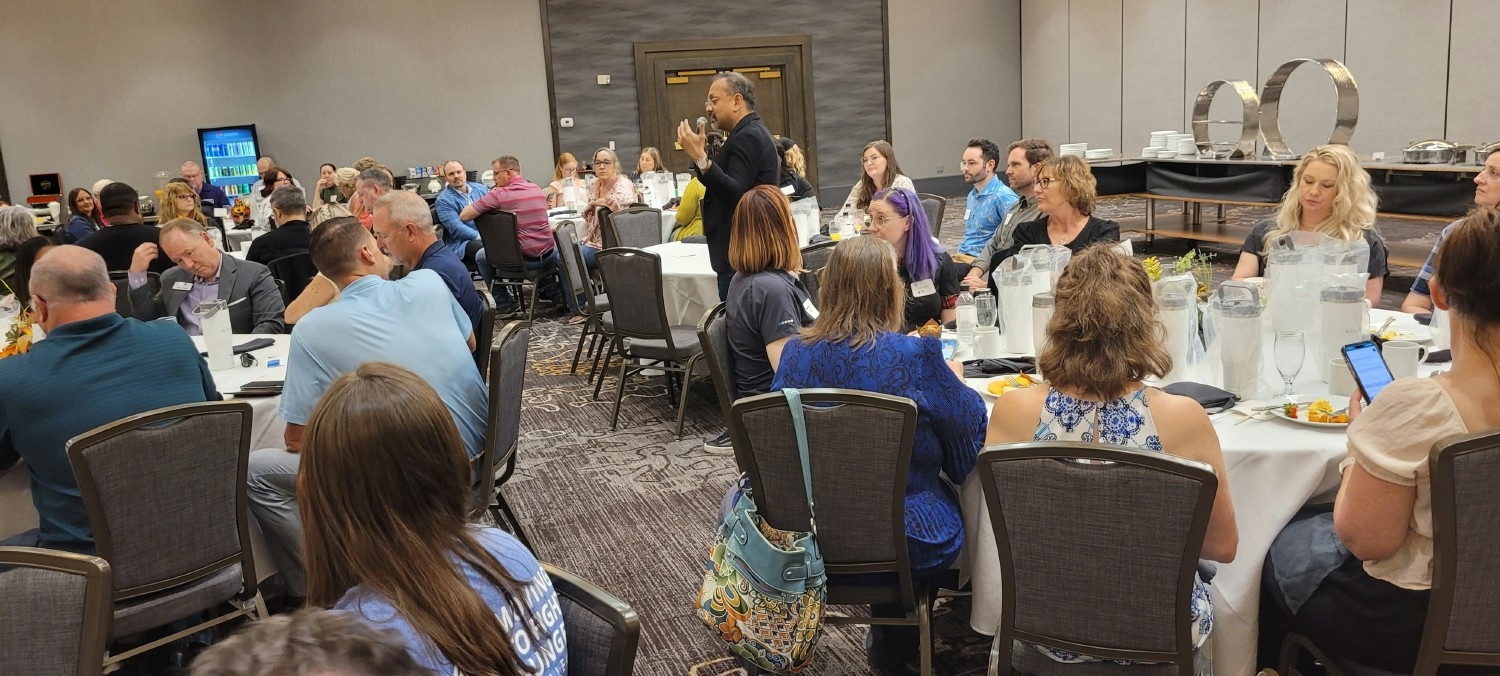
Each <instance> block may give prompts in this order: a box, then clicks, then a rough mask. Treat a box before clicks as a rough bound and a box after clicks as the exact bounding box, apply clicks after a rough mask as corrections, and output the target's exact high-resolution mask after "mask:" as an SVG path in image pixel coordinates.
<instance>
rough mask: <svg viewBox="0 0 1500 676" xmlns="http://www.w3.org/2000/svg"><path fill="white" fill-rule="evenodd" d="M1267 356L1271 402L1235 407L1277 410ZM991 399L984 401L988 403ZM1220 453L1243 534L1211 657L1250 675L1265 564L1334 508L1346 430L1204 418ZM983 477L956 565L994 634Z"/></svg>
mask: <svg viewBox="0 0 1500 676" xmlns="http://www.w3.org/2000/svg"><path fill="white" fill-rule="evenodd" d="M1371 315H1372V319H1373V322H1374V323H1376V324H1379V323H1380V322H1382V321H1384V319H1385V318H1386V317H1388V316H1391V315H1396V316H1397V317H1398V320H1397V321H1398V323H1399V322H1400V321H1401V320H1400V319H1399V318H1402V317H1404V318H1405V319H1407V320H1410V319H1411V315H1405V314H1402V313H1394V312H1387V311H1381V310H1376V311H1373V312H1372V313H1371ZM1270 362H1271V349H1270V346H1269V345H1267V346H1266V349H1265V365H1266V367H1267V376H1266V383H1267V386H1266V389H1264V390H1263V392H1265V393H1267V397H1266V398H1265V399H1261V400H1255V401H1245V402H1241V403H1240V404H1239V405H1238V406H1236V409H1248V408H1252V407H1255V406H1259V405H1269V404H1271V403H1275V399H1276V397H1274V396H1272V395H1273V394H1274V393H1279V391H1280V389H1279V387H1280V380H1279V378H1276V376H1275V369H1274V366H1273V365H1271V363H1270ZM1309 363H1310V360H1305V361H1304V368H1303V370H1302V372H1301V373H1300V374H1299V375H1298V377H1297V380H1296V383H1295V388H1294V389H1295V391H1296V392H1297V394H1299V395H1321V394H1326V393H1327V392H1328V385H1327V383H1324V382H1323V381H1322V380H1321V379H1320V378H1321V376H1320V374H1319V373H1318V372H1317V371H1316V370H1315V369H1309V368H1307V364H1309ZM1446 367H1447V365H1446V364H1442V365H1427V364H1424V365H1422V366H1421V368H1420V374H1421V375H1422V376H1424V377H1425V376H1428V375H1431V374H1432V373H1434V372H1436V371H1438V370H1440V369H1445V368H1446ZM985 382H986V380H985V379H981V378H972V379H969V380H968V384H969V386H970V387H971V388H973V389H975V390H976V391H978V392H980V393H981V396H985V393H984V383H985ZM993 402H994V399H993V398H990V397H987V396H986V397H985V403H986V405H993ZM1210 420H1211V421H1212V422H1213V425H1214V430H1215V431H1216V432H1218V436H1219V445H1220V447H1221V448H1222V449H1223V452H1224V470H1225V472H1226V473H1227V474H1228V475H1229V492H1230V495H1231V497H1232V498H1233V500H1234V513H1235V521H1236V524H1237V526H1238V529H1239V548H1238V551H1237V552H1236V554H1235V559H1234V561H1233V562H1232V563H1228V564H1218V574H1217V576H1215V577H1214V579H1213V582H1212V583H1211V584H1210V585H1209V594H1210V596H1211V597H1212V599H1213V605H1214V631H1213V634H1212V643H1211V646H1212V651H1213V653H1212V654H1213V661H1214V673H1218V674H1229V675H1231V676H1250V675H1251V674H1254V673H1255V672H1256V664H1255V662H1256V650H1257V647H1256V641H1257V638H1258V636H1259V618H1260V574H1261V564H1262V563H1263V562H1264V561H1265V558H1266V553H1267V552H1268V551H1269V550H1270V548H1271V541H1272V540H1274V539H1275V538H1276V535H1277V534H1278V533H1280V532H1281V529H1282V528H1283V527H1285V526H1286V524H1287V522H1289V521H1290V520H1291V518H1292V516H1293V515H1295V514H1296V513H1297V510H1298V509H1301V508H1302V507H1303V506H1304V505H1306V504H1308V502H1310V501H1313V500H1314V499H1319V501H1331V500H1332V496H1333V492H1334V491H1336V489H1337V488H1338V485H1339V474H1338V464H1339V461H1341V460H1343V459H1344V456H1345V455H1346V454H1347V450H1346V441H1347V440H1346V436H1345V433H1344V428H1342V427H1333V428H1326V429H1320V428H1313V427H1309V426H1306V425H1299V424H1296V423H1292V422H1289V421H1286V420H1282V419H1280V418H1273V417H1269V416H1265V415H1262V416H1260V417H1257V418H1249V417H1246V416H1245V415H1242V414H1240V413H1239V412H1236V411H1225V412H1223V413H1218V414H1215V415H1212V416H1210ZM978 477H979V473H978V472H977V471H976V472H973V473H970V474H969V477H968V478H967V480H965V481H964V484H963V486H961V487H960V489H959V496H960V504H961V507H962V511H963V516H964V531H965V533H966V535H967V540H966V544H965V547H964V552H963V553H962V555H961V557H960V559H959V566H960V568H961V569H962V570H963V571H964V573H965V574H966V575H967V576H969V577H970V578H971V579H972V581H973V590H974V596H973V609H972V611H971V614H970V617H969V623H970V626H971V627H973V629H974V630H975V631H977V632H979V633H981V634H985V635H993V634H994V632H995V628H996V627H997V626H998V624H999V622H1000V602H1001V599H1000V593H1001V582H1000V560H999V553H998V551H997V549H996V547H995V537H994V531H993V530H992V528H991V525H990V518H989V511H988V508H987V507H986V505H985V502H984V492H983V489H982V488H981V487H980V484H979V479H978Z"/></svg>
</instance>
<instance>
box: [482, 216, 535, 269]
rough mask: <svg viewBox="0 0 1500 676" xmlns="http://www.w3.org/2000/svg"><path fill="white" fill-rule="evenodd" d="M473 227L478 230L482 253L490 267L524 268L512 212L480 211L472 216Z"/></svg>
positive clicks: (524, 262)
mask: <svg viewBox="0 0 1500 676" xmlns="http://www.w3.org/2000/svg"><path fill="white" fill-rule="evenodd" d="M474 229H475V230H478V231H479V241H480V243H481V244H483V245H484V255H485V257H486V258H488V259H489V263H490V267H495V268H506V269H515V270H525V269H526V267H525V264H526V261H525V258H524V257H523V256H522V255H521V238H520V235H519V234H517V232H516V215H515V214H514V213H512V212H509V211H503V210H495V211H488V212H485V213H482V214H480V215H478V216H475V217H474Z"/></svg>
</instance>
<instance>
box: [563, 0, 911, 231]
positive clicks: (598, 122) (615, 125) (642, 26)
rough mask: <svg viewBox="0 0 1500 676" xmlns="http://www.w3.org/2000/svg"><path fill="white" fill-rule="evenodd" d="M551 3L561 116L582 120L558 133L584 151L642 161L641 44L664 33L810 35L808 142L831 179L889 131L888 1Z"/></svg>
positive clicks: (852, 170) (852, 171)
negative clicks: (605, 81) (884, 26)
mask: <svg viewBox="0 0 1500 676" xmlns="http://www.w3.org/2000/svg"><path fill="white" fill-rule="evenodd" d="M546 2H547V22H548V26H547V30H548V32H549V39H550V42H549V44H550V46H551V48H552V53H551V59H552V77H553V85H554V92H555V94H556V97H557V115H558V117H572V118H573V120H574V126H573V128H571V129H559V130H558V138H559V140H560V142H561V145H562V150H564V151H567V152H571V153H573V154H574V155H576V156H579V157H589V156H590V153H592V152H593V150H594V149H595V148H598V147H600V146H603V145H606V144H607V143H608V142H609V141H611V140H613V141H614V142H615V148H616V151H617V152H618V153H619V154H620V156H621V157H623V158H630V159H627V160H625V163H626V164H627V165H630V166H634V164H635V161H634V158H635V156H636V155H638V154H639V153H640V149H641V140H640V138H641V133H640V121H639V115H638V113H637V105H636V91H635V84H636V83H635V51H634V46H633V43H635V42H655V41H661V40H685V39H699V38H715V37H746V36H754V35H802V34H806V35H811V36H812V62H813V86H814V89H815V91H814V96H813V98H814V104H815V106H816V109H815V116H816V124H817V148H812V149H808V150H811V151H813V156H812V157H811V158H809V160H810V161H816V162H818V178H819V180H820V181H821V182H822V184H823V185H824V186H835V185H844V186H848V185H850V184H852V183H853V182H854V181H855V179H857V178H858V175H859V166H858V159H857V158H858V156H859V149H860V148H861V147H863V146H864V144H865V143H868V142H870V141H873V140H875V139H880V138H884V137H885V135H886V128H885V120H886V106H885V74H884V68H883V66H882V61H883V59H884V50H885V47H884V45H883V44H882V40H881V3H880V0H840V1H838V2H834V1H832V0H819V1H817V2H795V3H783V4H780V5H777V6H775V7H774V8H772V7H770V6H765V5H760V4H756V3H746V2H739V1H735V0H655V1H652V2H645V1H643V0H546ZM596 75H609V76H610V82H611V83H610V84H609V85H599V84H596V81H595V76H596ZM705 94H706V92H705ZM797 140H798V141H799V142H803V143H806V140H805V139H797ZM580 153H581V154H580ZM827 200H828V198H827V197H826V196H825V198H824V201H825V202H826V201H827Z"/></svg>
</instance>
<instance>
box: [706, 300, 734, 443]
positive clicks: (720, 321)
mask: <svg viewBox="0 0 1500 676" xmlns="http://www.w3.org/2000/svg"><path fill="white" fill-rule="evenodd" d="M724 313H725V304H724V303H719V304H718V305H715V306H713V308H712V309H710V310H709V311H708V312H705V313H703V319H701V320H699V321H698V344H699V345H700V346H702V347H703V352H704V354H706V355H707V356H708V373H709V375H710V376H712V377H713V381H714V391H715V392H717V393H718V395H719V408H721V409H723V413H724V420H725V421H728V420H729V407H731V406H733V405H734V400H735V399H738V398H739V390H738V389H737V388H736V387H735V383H734V352H733V351H731V350H730V347H729V324H728V323H727V322H726V321H725V320H724Z"/></svg>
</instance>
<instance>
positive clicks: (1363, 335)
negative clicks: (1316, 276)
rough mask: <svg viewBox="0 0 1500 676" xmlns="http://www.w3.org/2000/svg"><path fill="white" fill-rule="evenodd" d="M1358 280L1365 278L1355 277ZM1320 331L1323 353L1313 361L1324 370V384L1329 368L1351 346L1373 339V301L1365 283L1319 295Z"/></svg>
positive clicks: (1325, 291) (1324, 290)
mask: <svg viewBox="0 0 1500 676" xmlns="http://www.w3.org/2000/svg"><path fill="white" fill-rule="evenodd" d="M1351 276H1352V277H1354V278H1356V279H1360V278H1363V277H1364V276H1363V275H1351ZM1318 296H1319V300H1318V315H1319V316H1318V319H1319V321H1318V332H1319V333H1320V334H1321V335H1322V340H1321V345H1322V350H1321V351H1320V352H1318V353H1317V354H1316V356H1317V358H1316V359H1311V360H1309V361H1311V362H1312V363H1313V364H1316V365H1318V366H1320V367H1325V368H1322V369H1321V370H1322V371H1324V373H1322V376H1323V381H1324V382H1327V381H1328V378H1329V375H1330V374H1328V373H1327V372H1326V371H1327V370H1328V369H1327V368H1326V365H1327V364H1328V363H1329V362H1330V361H1332V360H1334V359H1338V358H1340V357H1343V356H1344V352H1343V348H1344V346H1345V345H1348V344H1350V343H1357V342H1360V341H1362V340H1369V336H1368V333H1367V332H1368V331H1369V330H1370V329H1369V327H1370V301H1369V300H1367V299H1366V298H1365V287H1364V284H1360V285H1359V286H1357V287H1356V286H1330V287H1327V288H1325V289H1323V290H1322V292H1320V293H1319V294H1318Z"/></svg>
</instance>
